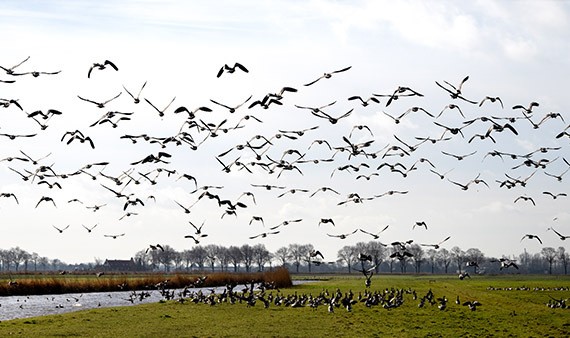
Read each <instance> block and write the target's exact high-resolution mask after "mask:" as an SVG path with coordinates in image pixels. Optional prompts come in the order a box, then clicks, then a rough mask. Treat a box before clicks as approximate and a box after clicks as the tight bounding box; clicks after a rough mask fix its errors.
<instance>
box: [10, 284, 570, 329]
mask: <svg viewBox="0 0 570 338" xmlns="http://www.w3.org/2000/svg"><path fill="white" fill-rule="evenodd" d="M568 287H570V278H568V277H550V276H530V277H529V276H476V277H473V278H472V279H468V280H463V281H460V280H458V279H457V278H456V277H455V276H419V277H415V276H380V277H374V278H373V282H372V286H371V288H370V291H371V292H374V291H377V292H379V293H384V292H385V290H388V292H390V290H391V289H392V288H394V289H405V290H408V292H406V293H404V295H403V302H402V304H401V305H400V306H398V307H396V308H392V309H385V308H383V307H382V306H379V305H378V306H371V307H367V306H365V305H364V302H357V303H356V304H354V306H353V308H352V311H350V312H348V311H346V310H345V309H344V308H343V307H342V306H341V307H338V308H335V309H334V312H333V313H329V312H328V311H327V306H326V305H322V306H319V307H317V308H316V309H315V308H311V307H309V306H303V307H298V308H293V307H287V306H284V305H281V306H277V305H275V304H273V303H272V304H271V305H270V306H269V308H267V309H266V308H264V306H263V304H262V303H261V302H257V304H256V305H255V306H248V305H246V303H245V302H236V303H235V304H229V303H221V304H216V305H208V304H204V303H201V302H198V303H194V302H192V301H187V302H183V303H181V302H177V301H168V302H161V303H156V304H144V305H138V306H132V307H119V308H107V309H96V310H89V311H81V312H74V313H68V314H64V315H55V316H46V317H37V318H29V319H21V320H11V321H5V322H2V323H0V336H8V335H22V336H34V335H37V336H71V335H74V336H90V337H96V336H100V337H105V336H112V335H114V336H125V337H127V336H128V337H133V336H136V337H157V336H160V337H204V336H227V337H245V336H247V337H251V336H253V337H268V336H289V337H309V336H310V337H324V336H331V337H386V336H395V337H426V336H436V337H452V336H462V337H475V336H477V337H490V336H495V337H504V336H518V337H538V336H552V337H563V336H569V335H570V310H569V309H562V308H549V307H547V306H546V303H547V302H549V300H551V299H552V298H556V299H561V298H569V297H570V291H568V290H569V289H568ZM336 289H340V291H341V292H342V293H343V294H346V293H348V292H349V290H352V292H354V294H355V299H356V298H357V297H358V295H359V294H363V293H364V291H365V287H364V280H363V278H360V277H346V276H343V277H334V276H332V277H330V278H329V279H328V280H326V281H315V282H312V283H307V284H303V285H299V286H296V287H291V288H284V289H281V290H280V292H279V293H278V292H277V291H267V292H266V296H267V295H269V294H272V295H273V296H276V295H278V294H280V295H284V296H287V295H288V296H290V297H293V296H294V295H297V297H304V295H307V296H308V295H312V296H313V297H316V296H318V295H319V294H321V293H323V292H324V290H328V291H329V292H330V293H334V292H335V290H336ZM429 290H431V291H432V292H433V294H434V297H435V299H437V298H443V297H445V298H447V299H448V300H449V302H448V305H447V307H446V308H445V310H440V309H439V308H438V306H437V304H435V305H430V304H429V303H426V304H425V306H423V307H418V304H419V303H420V299H421V298H422V297H423V296H425V295H426V294H427V293H428V291H429ZM412 291H415V293H416V294H417V296H418V298H417V299H413V294H412ZM457 297H459V298H460V300H461V303H463V302H466V301H475V300H477V301H479V302H480V303H481V304H482V305H481V306H479V307H477V310H476V311H471V310H469V308H468V307H467V306H464V305H458V304H456V303H455V300H456V298H457Z"/></svg>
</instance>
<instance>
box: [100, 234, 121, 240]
mask: <svg viewBox="0 0 570 338" xmlns="http://www.w3.org/2000/svg"><path fill="white" fill-rule="evenodd" d="M124 235H125V234H124V233H122V234H118V235H103V236H105V237H110V238H113V239H117V237H122V236H124Z"/></svg>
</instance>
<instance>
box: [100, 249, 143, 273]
mask: <svg viewBox="0 0 570 338" xmlns="http://www.w3.org/2000/svg"><path fill="white" fill-rule="evenodd" d="M150 260H151V255H149V254H148V252H147V251H146V250H140V251H137V253H135V257H134V261H135V264H136V265H138V266H139V267H140V269H141V270H146V269H147V266H148V265H150V263H151V261H150ZM97 265H102V263H99V264H97Z"/></svg>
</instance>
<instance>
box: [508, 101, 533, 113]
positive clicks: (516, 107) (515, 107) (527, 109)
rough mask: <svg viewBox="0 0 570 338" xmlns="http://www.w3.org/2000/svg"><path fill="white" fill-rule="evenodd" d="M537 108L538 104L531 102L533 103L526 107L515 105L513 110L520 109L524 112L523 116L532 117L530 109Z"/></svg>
mask: <svg viewBox="0 0 570 338" xmlns="http://www.w3.org/2000/svg"><path fill="white" fill-rule="evenodd" d="M538 106H539V104H538V102H534V101H533V102H531V103H529V105H528V107H525V106H523V105H520V104H517V105H515V106H513V110H515V109H522V111H523V112H524V114H525V115H532V109H533V108H534V107H538Z"/></svg>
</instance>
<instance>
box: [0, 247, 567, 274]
mask: <svg viewBox="0 0 570 338" xmlns="http://www.w3.org/2000/svg"><path fill="white" fill-rule="evenodd" d="M398 250H402V248H396V247H394V246H385V245H384V244H381V243H380V242H378V241H370V242H359V243H356V244H355V245H346V246H343V247H342V248H341V249H339V250H338V252H337V255H336V257H334V258H332V259H331V258H330V257H324V256H322V255H319V254H317V253H318V250H316V249H315V247H314V246H313V245H312V244H297V243H294V244H289V245H288V246H283V247H281V248H279V249H277V250H276V251H275V252H270V251H269V250H267V248H266V247H265V245H264V244H256V245H249V244H244V245H242V246H229V247H225V246H221V245H216V244H209V245H205V246H202V245H197V246H194V247H193V248H191V249H187V250H183V251H177V250H175V249H174V248H172V247H171V246H169V245H164V246H161V248H153V249H149V248H146V249H142V250H140V251H138V252H136V253H135V255H134V256H133V261H134V262H135V264H136V266H137V269H138V270H139V271H165V272H174V271H206V270H210V271H227V272H230V271H235V272H238V271H246V272H252V271H264V270H265V269H267V268H271V267H273V266H285V267H287V268H288V269H289V270H290V271H291V272H297V273H307V272H309V273H313V272H316V273H334V272H345V273H346V272H347V273H353V272H356V271H355V270H360V269H361V268H362V267H364V266H365V265H366V268H367V269H372V270H374V271H375V272H376V273H433V274H441V273H445V274H447V273H461V272H468V273H499V272H501V270H502V269H501V265H500V263H499V259H498V258H496V257H487V256H485V254H484V253H483V252H481V250H479V249H478V248H469V249H467V250H465V251H464V250H463V249H461V248H460V247H458V246H454V247H452V248H451V249H449V250H448V249H445V248H439V249H437V250H436V249H434V248H430V249H427V250H425V249H424V248H423V247H422V246H420V245H418V244H405V251H406V252H408V253H409V254H410V255H409V256H407V255H405V256H403V257H402V256H400V255H394V253H395V252H396V251H398ZM362 257H367V259H366V261H362V259H361V258H362ZM368 258H369V259H368ZM507 258H509V259H510V260H512V261H516V265H517V267H518V269H514V268H509V271H510V272H516V273H523V274H525V273H529V274H567V272H568V262H569V261H570V257H569V254H568V252H566V249H565V248H564V247H562V246H560V247H558V248H557V249H555V248H553V247H543V248H542V249H541V251H540V252H539V253H528V252H527V251H526V250H525V251H524V252H522V253H521V254H519V255H518V256H517V257H515V256H513V257H507ZM468 262H469V264H467V263H468ZM103 263H104V262H103V261H102V260H101V259H99V258H95V261H94V262H89V263H80V264H66V263H65V262H62V261H61V260H59V259H57V258H54V259H50V258H47V257H44V256H40V255H39V254H37V253H35V252H34V253H29V252H27V251H26V250H23V249H21V248H20V247H15V248H11V249H8V250H3V249H0V271H4V272H9V271H16V272H37V271H62V270H63V271H73V270H75V271H90V270H95V269H100V268H102V266H103Z"/></svg>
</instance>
